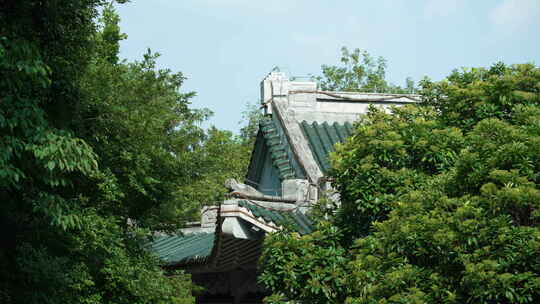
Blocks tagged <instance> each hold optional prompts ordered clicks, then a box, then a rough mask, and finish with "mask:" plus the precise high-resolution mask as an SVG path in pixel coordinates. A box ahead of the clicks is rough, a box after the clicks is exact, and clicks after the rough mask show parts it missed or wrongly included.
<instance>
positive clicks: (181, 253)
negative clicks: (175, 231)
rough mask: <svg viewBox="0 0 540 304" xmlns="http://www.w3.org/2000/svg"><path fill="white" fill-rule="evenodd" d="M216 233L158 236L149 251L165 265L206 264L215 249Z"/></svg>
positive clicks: (149, 246)
mask: <svg viewBox="0 0 540 304" xmlns="http://www.w3.org/2000/svg"><path fill="white" fill-rule="evenodd" d="M214 240H215V235H214V233H213V232H212V233H208V232H206V233H205V232H203V233H193V234H186V235H163V236H157V237H155V238H154V240H153V241H152V242H151V243H149V245H148V249H149V250H150V252H152V253H154V254H155V255H156V256H157V257H158V258H160V259H161V260H162V261H163V262H164V264H165V265H176V264H195V263H204V262H205V261H206V260H207V259H208V258H209V257H210V255H211V253H212V248H213V247H214Z"/></svg>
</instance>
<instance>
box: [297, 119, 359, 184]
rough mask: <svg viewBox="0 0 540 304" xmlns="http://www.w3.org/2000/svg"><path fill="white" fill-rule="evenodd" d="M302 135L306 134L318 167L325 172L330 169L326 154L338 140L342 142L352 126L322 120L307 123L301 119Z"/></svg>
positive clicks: (351, 129)
mask: <svg viewBox="0 0 540 304" xmlns="http://www.w3.org/2000/svg"><path fill="white" fill-rule="evenodd" d="M300 126H301V128H302V130H303V131H304V135H305V136H306V138H307V140H308V142H309V146H310V148H311V151H312V152H313V156H314V157H315V161H316V162H317V164H318V165H319V168H321V170H322V171H323V172H324V173H326V172H328V170H329V169H330V161H329V159H328V154H329V153H330V152H333V151H334V145H335V144H336V143H338V142H343V141H345V139H346V138H347V137H349V136H350V135H351V134H352V131H353V127H352V125H351V124H350V123H348V122H346V123H344V124H338V123H337V122H335V123H333V124H331V125H330V124H329V123H327V122H323V123H322V124H319V123H317V122H312V123H308V122H307V121H305V120H304V121H302V122H301V123H300Z"/></svg>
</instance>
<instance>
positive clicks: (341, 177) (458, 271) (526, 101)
mask: <svg viewBox="0 0 540 304" xmlns="http://www.w3.org/2000/svg"><path fill="white" fill-rule="evenodd" d="M539 81H540V69H539V68H538V67H535V66H534V65H531V64H525V65H514V66H505V65H503V64H500V63H499V64H496V65H494V66H492V67H491V68H489V69H483V68H475V69H464V70H462V71H457V70H456V71H454V72H453V73H452V74H451V75H450V76H449V77H448V78H447V79H446V80H444V81H442V82H431V81H429V80H424V81H423V82H422V84H421V85H422V96H423V99H424V102H423V103H422V104H420V105H417V106H408V107H403V108H395V109H393V110H392V113H391V114H388V113H384V112H381V111H378V110H377V109H371V110H370V112H369V113H368V115H367V116H366V117H365V118H364V119H363V120H361V121H360V122H359V123H358V124H357V126H356V130H355V132H354V134H353V136H352V137H351V138H350V139H349V140H347V142H346V143H344V144H342V145H339V146H338V147H337V150H336V153H335V154H334V155H333V156H332V163H333V170H332V173H331V176H332V177H333V178H334V179H335V182H334V186H335V187H336V188H337V189H338V190H339V192H340V194H341V199H342V207H341V208H340V209H339V210H337V211H336V213H335V214H333V213H330V214H329V217H330V218H331V220H330V221H329V222H325V221H323V222H321V223H319V227H320V230H319V231H318V232H316V233H314V234H313V235H312V236H303V237H300V236H297V235H296V236H295V235H291V234H287V233H280V234H277V235H275V236H273V237H270V238H269V239H268V240H267V241H266V246H265V249H264V254H263V259H262V261H263V267H264V272H263V275H262V277H261V281H262V282H263V283H265V284H266V286H268V287H269V288H271V289H272V290H274V291H276V292H278V294H277V295H276V296H275V297H278V298H279V297H280V296H281V297H287V298H289V299H294V300H299V301H301V302H304V301H305V302H310V303H343V302H345V303H463V302H469V303H537V302H538V301H540V281H538V273H540V264H539V263H538V259H537V258H536V257H537V256H539V255H540V246H538V244H539V243H538V242H539V238H540V212H539V210H540V208H539V207H540V187H539V185H540V183H539V182H540V150H539V147H540V124H539V119H538V117H540V116H539V114H540V89H539V87H538V83H539ZM302 265H309V269H306V267H303V266H302ZM295 282H313V284H310V287H309V288H304V289H301V288H302V287H301V286H299V285H298V284H296V283H295Z"/></svg>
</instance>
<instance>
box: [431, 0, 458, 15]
mask: <svg viewBox="0 0 540 304" xmlns="http://www.w3.org/2000/svg"><path fill="white" fill-rule="evenodd" d="M463 4H464V1H463V0H428V1H427V2H426V5H425V6H424V17H425V18H426V19H434V18H440V17H447V16H450V15H453V14H454V13H456V12H457V11H459V10H460V9H461V8H462V6H463Z"/></svg>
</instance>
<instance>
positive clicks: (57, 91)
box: [0, 0, 206, 303]
mask: <svg viewBox="0 0 540 304" xmlns="http://www.w3.org/2000/svg"><path fill="white" fill-rule="evenodd" d="M104 3H105V1H97V0H96V1H91V0H75V1H60V0H57V1H7V2H2V4H0V92H1V93H0V94H1V95H0V99H1V102H0V133H1V135H2V136H1V137H0V138H1V139H0V147H1V148H0V185H1V187H2V191H1V192H0V202H1V203H0V231H1V234H0V241H2V248H1V249H0V302H1V303H192V302H193V300H194V299H193V297H192V296H191V290H192V286H191V282H190V279H189V276H187V275H184V274H182V273H171V274H165V273H164V272H163V271H162V270H161V268H160V267H159V261H157V260H156V259H155V258H154V257H152V256H150V255H149V254H148V253H146V252H145V251H144V250H143V247H142V244H143V241H145V240H146V237H147V236H148V235H149V234H150V233H151V232H152V231H153V230H156V229H174V228H176V227H178V225H179V224H178V221H177V220H178V219H179V218H185V217H187V216H188V214H189V209H190V206H189V205H188V204H187V203H186V202H185V201H184V200H183V199H182V198H177V197H175V195H174V191H176V190H177V189H178V188H179V187H181V186H182V184H184V183H185V184H187V183H192V182H194V181H195V180H197V176H196V175H197V172H198V171H197V170H196V164H197V162H196V161H194V160H196V159H197V158H196V151H197V149H199V148H200V145H201V141H202V139H203V138H204V134H203V132H202V130H201V129H200V128H199V127H197V124H198V122H200V121H201V120H202V119H204V118H205V117H206V113H204V112H200V111H194V110H191V109H189V107H188V105H189V102H188V99H189V97H190V96H192V93H187V94H184V93H179V88H180V86H181V84H182V82H183V80H184V78H183V76H182V75H181V74H174V73H171V72H170V71H168V70H157V69H156V68H155V65H154V64H155V56H154V55H152V54H147V56H146V57H145V58H144V60H143V61H142V62H136V63H125V62H118V49H119V48H118V42H119V40H121V39H123V38H124V37H125V35H123V34H121V33H120V30H119V28H118V21H119V19H118V16H117V15H116V14H115V13H114V11H113V10H112V8H111V6H107V7H105V8H104V10H103V12H104V13H103V15H102V19H101V20H102V22H103V23H102V24H100V25H96V24H95V22H94V21H95V20H97V17H98V13H97V8H98V6H100V5H102V4H104ZM171 210H172V211H171Z"/></svg>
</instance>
